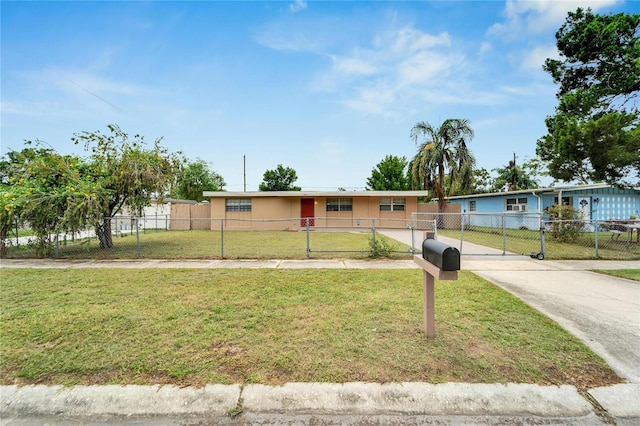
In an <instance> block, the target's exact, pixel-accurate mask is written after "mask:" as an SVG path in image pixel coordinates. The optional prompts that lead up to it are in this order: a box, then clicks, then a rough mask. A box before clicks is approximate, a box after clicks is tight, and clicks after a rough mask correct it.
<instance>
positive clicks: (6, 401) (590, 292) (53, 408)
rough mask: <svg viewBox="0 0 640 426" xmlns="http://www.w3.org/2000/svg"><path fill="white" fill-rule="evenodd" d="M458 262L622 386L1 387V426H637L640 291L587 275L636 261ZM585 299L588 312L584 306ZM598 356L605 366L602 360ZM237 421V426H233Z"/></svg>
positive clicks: (304, 264)
mask: <svg viewBox="0 0 640 426" xmlns="http://www.w3.org/2000/svg"><path fill="white" fill-rule="evenodd" d="M461 263H462V269H464V270H470V271H473V272H475V273H477V274H478V275H481V276H483V277H485V278H486V279H489V280H490V281H492V282H494V283H496V284H497V285H500V286H502V287H503V288H505V289H507V291H511V292H512V293H513V294H515V295H516V296H517V297H520V298H521V299H523V300H524V301H525V302H527V303H529V304H531V305H532V306H534V307H536V308H537V309H539V310H541V311H542V312H543V313H546V314H547V315H549V316H550V317H552V318H553V319H554V320H556V321H557V322H558V323H560V324H561V325H562V326H563V327H565V328H568V329H569V331H570V332H572V333H574V334H575V335H578V337H580V338H581V339H583V341H585V343H586V344H587V345H589V346H590V347H592V348H593V347H596V348H597V347H598V345H600V346H603V345H604V346H607V347H605V348H600V349H604V351H601V353H599V354H601V356H602V354H605V356H604V358H605V360H607V361H608V362H609V364H610V365H612V367H614V369H615V370H616V371H617V372H618V374H620V375H621V376H622V377H625V378H626V379H627V381H628V383H626V384H621V385H616V386H610V387H603V388H597V389H591V390H589V391H588V392H587V393H585V394H582V393H580V392H578V390H577V389H576V388H575V387H573V386H538V385H532V384H468V383H444V384H428V383H389V384H377V383H345V384H331V383H306V384H303V383H288V384H286V385H284V386H265V385H257V384H251V385H245V386H241V385H228V386H227V385H209V386H206V387H204V388H178V387H175V386H117V385H108V386H74V387H69V388H66V387H62V386H38V385H35V386H22V387H18V386H1V387H0V419H1V420H2V421H1V423H2V425H31V424H56V425H62V424H135V425H143V424H144V425H177V424H194V425H195V424H203V425H206V424H233V425H235V424H307V425H312V424H313V425H334V424H354V425H355V424H358V425H371V424H403V425H404V424H438V425H441V424H444V425H457V424H487V425H496V424H514V423H515V424H557V425H600V424H620V425H626V424H628V425H632V424H640V379H638V377H637V374H638V373H637V371H638V370H639V369H640V365H639V364H640V362H638V361H637V360H638V359H640V358H637V357H638V356H640V350H638V347H640V346H638V347H636V346H634V345H637V344H638V343H640V338H639V337H638V336H640V308H639V307H640V303H639V301H640V284H638V283H635V282H631V281H628V280H622V279H617V278H608V277H603V276H602V275H599V274H595V273H593V272H589V270H591V269H625V268H637V269H640V261H632V262H623V261H614V262H609V261H539V260H534V259H531V258H529V257H525V256H504V257H499V258H494V257H493V256H488V257H477V256H463V258H462V262H461ZM0 268H1V269H4V268H279V269H300V268H318V269H327V268H339V269H365V268H366V269H370V268H384V269H389V268H397V269H406V268H417V265H416V264H415V263H414V262H413V261H412V260H401V261H369V260H362V261H352V260H313V259H311V260H264V261H254V260H249V261H234V260H211V261H164V260H132V261H128V260H122V261H73V262H67V261H57V260H2V261H1V262H0ZM1 269H0V277H1ZM578 283H579V285H577V284H578ZM581 289H587V290H586V291H582V290H581ZM596 292H599V293H596ZM589 300H591V301H592V303H593V304H595V305H596V307H593V306H592V305H589V304H588V303H587V302H588V301H589ZM605 303H606V309H604V314H602V315H607V316H605V317H601V316H600V314H596V311H595V309H596V308H597V307H598V306H597V305H603V304H605ZM536 304H538V305H539V306H536ZM545 309H546V310H547V311H548V312H545ZM607 312H610V313H611V316H609V314H608V313H607ZM634 314H636V315H635V316H634ZM616 315H619V317H617V316H616ZM589 317H593V318H594V319H595V320H596V322H597V323H601V322H604V323H613V326H612V328H610V329H608V328H607V329H605V330H604V334H605V335H606V334H607V333H618V334H620V333H623V334H621V335H620V336H619V338H616V339H613V340H612V341H610V342H608V341H607V342H605V343H603V342H601V341H600V339H602V338H603V336H602V335H596V334H592V333H591V332H592V328H593V327H594V323H593V322H589V323H585V324H580V321H582V318H589ZM611 318H615V319H614V320H612V319H611ZM563 321H565V322H566V323H564V324H563ZM605 325H607V324H605ZM571 327H574V329H571ZM627 329H629V330H630V331H628V330H627ZM581 333H582V334H581ZM624 333H626V334H624ZM594 342H595V343H596V345H594ZM625 345H626V346H625ZM611 346H617V347H620V348H623V349H624V348H626V352H624V354H625V356H627V355H628V359H617V358H615V357H617V356H618V357H619V356H620V355H617V354H616V353H615V352H614V353H610V354H609V355H607V354H608V353H609V352H611V349H612V348H611ZM607 351H609V352H607ZM596 352H597V353H598V351H596ZM627 352H628V353H627ZM607 356H610V357H613V358H611V359H607ZM234 414H238V415H237V416H236V417H233V416H232V415H234Z"/></svg>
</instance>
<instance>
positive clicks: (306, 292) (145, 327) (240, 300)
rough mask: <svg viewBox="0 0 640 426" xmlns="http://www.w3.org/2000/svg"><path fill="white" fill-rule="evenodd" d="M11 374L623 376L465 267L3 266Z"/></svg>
mask: <svg viewBox="0 0 640 426" xmlns="http://www.w3.org/2000/svg"><path fill="white" fill-rule="evenodd" d="M0 302H1V303H2V306H3V309H2V312H1V313H0V327H1V329H2V339H1V341H2V344H1V347H0V382H1V383H2V384H13V383H20V384H24V383H45V384H54V383H61V384H69V385H71V384H107V383H122V384H154V383H161V384H162V383H174V384H178V385H193V386H199V385H204V384H206V383H265V384H281V383H285V382H349V381H365V382H401V381H425V382H431V383H441V382H450V381H452V382H476V383H494V382H500V383H506V382H518V383H539V384H545V385H546V384H573V385H576V386H577V387H579V388H581V389H584V388H588V387H595V386H603V385H609V384H613V383H619V382H621V380H620V379H619V378H618V377H617V376H616V375H615V373H614V372H613V371H612V370H611V369H610V368H609V367H608V366H607V365H606V364H605V363H604V361H603V360H602V359H600V358H599V357H598V356H596V355H595V354H593V353H592V352H591V351H590V350H589V349H588V348H586V347H585V346H584V345H583V344H582V343H581V342H579V341H578V340H577V339H576V338H574V337H572V336H570V335H569V334H568V333H566V332H565V331H564V330H562V328H560V327H559V326H558V325H557V324H556V323H554V322H553V321H551V320H550V319H548V318H546V317H545V316H543V315H542V314H540V313H538V312H536V311H534V310H532V309H531V308H529V307H528V306H527V305H525V304H524V303H523V302H521V301H519V300H518V299H516V298H514V297H513V296H511V295H510V294H508V293H507V292H505V291H503V290H501V289H499V288H498V287H496V286H494V285H492V284H490V283H488V282H487V281H485V280H483V279H481V278H479V277H477V276H476V275H474V274H472V273H470V272H465V271H461V272H460V279H459V280H458V281H437V282H436V333H437V336H436V338H435V339H433V340H427V339H426V338H425V337H424V334H423V331H422V313H423V312H422V310H423V307H422V271H419V270H413V269H410V270H409V269H408V270H375V271H374V270H277V269H273V270H271V269H270V270H253V269H212V270H200V269H158V270H126V271H125V270H108V269H91V270H73V269H71V270H59V269H48V270H47V269H22V270H12V269H5V270H3V271H2V287H1V293H0Z"/></svg>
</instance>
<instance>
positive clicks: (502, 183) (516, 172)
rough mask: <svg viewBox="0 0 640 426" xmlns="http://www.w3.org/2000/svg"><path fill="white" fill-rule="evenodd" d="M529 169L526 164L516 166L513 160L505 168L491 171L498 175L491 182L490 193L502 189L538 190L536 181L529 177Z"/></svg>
mask: <svg viewBox="0 0 640 426" xmlns="http://www.w3.org/2000/svg"><path fill="white" fill-rule="evenodd" d="M514 158H515V157H514ZM530 167H531V166H530V165H529V164H528V163H523V164H522V166H518V165H517V164H516V162H515V160H514V161H509V165H507V166H505V167H498V168H495V169H493V171H495V172H497V173H498V177H496V178H495V179H494V181H493V185H492V187H491V189H492V191H501V190H503V189H504V188H507V189H508V190H509V191H518V190H521V189H533V188H538V181H536V180H535V179H534V178H533V177H531V175H530V173H529V168H530Z"/></svg>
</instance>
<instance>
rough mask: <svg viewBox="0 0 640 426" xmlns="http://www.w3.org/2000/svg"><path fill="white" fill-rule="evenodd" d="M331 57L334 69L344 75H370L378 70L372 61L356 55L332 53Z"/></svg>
mask: <svg viewBox="0 0 640 426" xmlns="http://www.w3.org/2000/svg"><path fill="white" fill-rule="evenodd" d="M331 59H333V69H334V71H335V72H337V73H340V74H344V75H370V74H374V73H375V72H376V70H377V69H376V66H375V64H373V63H372V62H371V61H369V60H366V59H363V58H359V57H356V56H353V57H345V56H336V55H332V56H331Z"/></svg>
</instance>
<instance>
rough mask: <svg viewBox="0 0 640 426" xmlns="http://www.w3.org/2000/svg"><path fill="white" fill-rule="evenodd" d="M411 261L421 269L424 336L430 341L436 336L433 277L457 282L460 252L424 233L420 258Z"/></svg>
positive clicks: (430, 234)
mask: <svg viewBox="0 0 640 426" xmlns="http://www.w3.org/2000/svg"><path fill="white" fill-rule="evenodd" d="M413 261H414V262H415V263H416V264H418V266H420V267H421V268H422V271H423V272H422V275H423V278H424V334H425V335H426V336H427V338H429V339H432V338H434V337H435V336H436V324H435V318H436V313H435V277H438V279H439V280H457V279H458V270H459V269H460V252H459V251H458V249H456V248H454V247H449V246H447V245H446V244H444V243H441V242H439V241H437V240H435V239H434V234H433V233H432V232H427V233H426V238H425V240H424V242H423V243H422V256H418V255H415V256H414V257H413Z"/></svg>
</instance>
